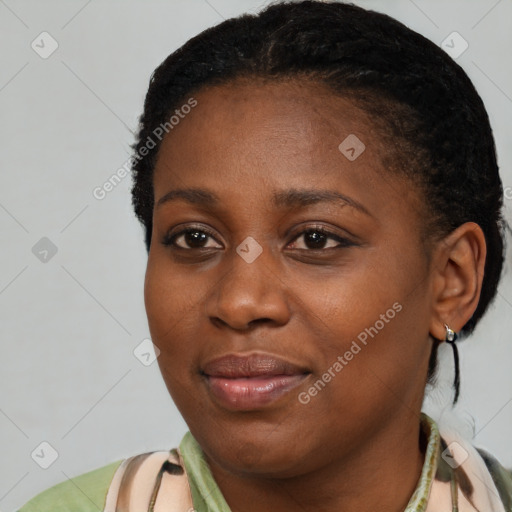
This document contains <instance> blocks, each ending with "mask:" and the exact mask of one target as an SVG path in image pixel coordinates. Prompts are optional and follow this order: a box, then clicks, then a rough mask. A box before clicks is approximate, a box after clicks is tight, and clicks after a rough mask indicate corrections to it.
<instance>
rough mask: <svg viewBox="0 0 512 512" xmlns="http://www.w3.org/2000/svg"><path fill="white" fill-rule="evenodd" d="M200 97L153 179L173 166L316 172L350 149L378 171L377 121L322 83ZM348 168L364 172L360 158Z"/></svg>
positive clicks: (221, 88) (168, 140) (250, 85)
mask: <svg viewBox="0 0 512 512" xmlns="http://www.w3.org/2000/svg"><path fill="white" fill-rule="evenodd" d="M194 98H195V100H196V102H197V106H195V107H194V109H193V110H192V111H191V112H189V113H188V114H186V115H184V116H182V117H183V119H182V120H181V121H180V123H179V125H177V126H175V127H173V129H172V131H170V132H169V133H168V134H167V135H166V136H165V138H164V140H163V142H162V145H161V147H160V151H159V155H158V156H159V158H158V161H157V165H156V169H155V175H157V174H158V173H159V171H160V169H161V168H162V167H165V168H167V170H169V165H168V164H171V163H172V166H173V167H174V168H178V167H180V166H181V165H186V166H187V167H188V168H189V169H198V168H203V167H204V165H205V163H208V162H209V163H210V164H212V165H213V164H214V163H221V162H222V165H223V166H225V167H227V168H230V169H234V168H236V167H239V166H240V165H241V164H242V163H243V162H246V163H248V162H250V166H251V167H258V170H259V171H260V172H264V171H265V170H266V169H267V170H268V168H269V167H272V171H273V172H277V171H278V170H281V171H283V170H284V169H282V167H283V166H285V167H289V165H292V164H293V165H294V166H295V170H296V171H297V172H298V171H299V170H300V168H302V167H311V166H314V167H315V168H317V169H318V171H319V172H320V171H321V169H322V168H324V167H325V163H326V161H328V160H331V161H332V163H333V164H335V163H336V161H339V162H341V163H342V164H343V163H344V162H343V159H342V158H340V157H342V156H343V155H344V153H343V151H346V150H347V149H348V150H349V153H345V156H349V157H351V156H352V157H354V151H355V152H356V153H357V154H355V157H358V154H359V153H362V151H363V149H364V152H365V154H364V158H363V159H362V160H363V161H364V163H365V167H366V168H369V167H372V168H374V167H378V166H379V155H380V153H381V151H382V145H381V142H380V138H379V137H378V134H377V130H376V127H375V126H374V123H372V122H371V119H370V118H369V116H368V115H367V114H366V113H365V112H363V111H362V110H360V109H359V108H357V107H356V106H355V105H354V104H353V103H352V102H351V101H350V100H348V99H346V98H343V97H340V96H338V95H335V94H334V93H333V92H332V91H331V90H330V89H328V88H327V87H326V86H324V85H321V84H318V83H314V82H311V81H307V80H304V81H299V80H297V79H295V80H280V81H275V80H272V81H269V80H253V81H251V82H250V81H248V80H247V79H238V80H236V81H234V82H230V83H226V84H222V85H216V86H208V87H205V88H203V89H201V90H200V91H199V92H197V93H196V94H194ZM346 139H348V142H347V143H346V144H343V145H342V146H341V149H343V151H340V144H342V143H344V141H346ZM350 142H352V144H350ZM354 143H355V144H356V146H355V149H354V151H352V147H353V146H354ZM345 146H347V147H345ZM367 148H368V149H370V150H369V151H366V149H367ZM269 158H272V164H271V165H270V163H269V161H268V159H269ZM233 159H234V160H235V161H233ZM290 159H293V161H291V160H290ZM347 161H348V160H347ZM163 164H166V165H163ZM350 167H352V168H353V170H356V169H357V168H358V167H359V166H358V163H357V162H355V158H353V159H352V165H351V166H350Z"/></svg>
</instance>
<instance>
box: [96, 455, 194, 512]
mask: <svg viewBox="0 0 512 512" xmlns="http://www.w3.org/2000/svg"><path fill="white" fill-rule="evenodd" d="M193 510H194V507H193V504H192V495H191V493H190V487H189V484H188V477H187V474H186V471H185V465H184V464H183V460H182V458H181V455H180V453H179V451H178V450H176V449H174V450H170V451H155V452H147V453H143V454H140V455H135V456H133V457H129V458H128V459H125V460H124V461H123V462H122V463H121V464H120V465H119V467H118V468H117V470H116V472H115V473H114V476H113V478H112V481H111V483H110V487H109V489H108V492H107V496H106V498H105V506H104V509H103V511H104V512H143V511H146V512H192V511H193Z"/></svg>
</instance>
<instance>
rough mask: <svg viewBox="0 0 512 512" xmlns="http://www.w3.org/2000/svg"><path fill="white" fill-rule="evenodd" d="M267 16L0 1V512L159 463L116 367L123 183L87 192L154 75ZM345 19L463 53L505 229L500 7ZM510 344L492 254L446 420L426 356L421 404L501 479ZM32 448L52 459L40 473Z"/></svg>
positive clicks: (192, 1)
mask: <svg viewBox="0 0 512 512" xmlns="http://www.w3.org/2000/svg"><path fill="white" fill-rule="evenodd" d="M266 3H268V2H264V1H262V0H237V1H235V0H209V1H206V0H181V1H180V0H167V1H156V0H152V1H148V2H142V1H139V2H133V1H132V2H128V1H101V2H100V1H99V0H89V1H86V0H83V1H80V2H78V1H45V2H40V1H15V0H0V38H1V39H0V43H1V44H0V48H1V50H0V51H1V53H2V60H1V62H2V65H1V66H0V111H1V126H0V130H1V132H0V141H1V144H2V150H1V152H0V158H1V161H0V162H1V163H0V165H1V169H2V172H1V174H0V237H1V249H2V250H1V254H0V258H1V260H0V261H1V265H0V311H1V322H0V329H1V335H2V336H1V340H2V341H1V342H2V351H1V353H2V357H1V358H0V390H1V397H0V433H1V436H0V453H1V457H0V460H1V465H2V466H1V468H0V511H4V512H5V511H10V510H16V508H17V507H19V506H21V505H22V504H23V503H25V502H26V501H27V500H28V499H29V498H31V497H33V496H34V495H35V494H36V493H38V492H40V491H42V490H44V489H46V488H48V487H50V486H52V485H54V484H56V483H57V482H60V481H63V480H65V479H67V478H71V477H73V476H76V475H78V474H80V473H83V472H86V471H89V470H92V469H95V468H97V467H100V466H103V465H105V464H108V463H110V462H113V461H115V460H118V459H121V458H123V457H127V456H130V455H134V454H136V453H140V452H143V451H148V450H159V449H168V448H170V447H173V446H175V445H176V444H177V443H178V442H179V440H180V439H181V437H182V435H183V433H184V432H185V430H186V426H185V424H184V422H183V420H182V419H181V418H180V416H179V414H178V413H177V411H176V409H175V407H174V405H173V403H172V401H171V399H170V397H169V396H168V393H167V390H166V388H165V386H164V384H163V381H162V380H161V377H160V374H159V371H158V367H157V363H156V362H154V363H153V364H151V365H149V366H146V365H144V364H143V363H142V362H141V361H140V360H139V359H137V358H136V357H135V355H134V353H133V351H134V350H135V349H136V347H137V346H138V345H139V344H140V343H141V342H142V341H143V340H144V339H146V338H148V337H149V331H148V328H147V323H146V317H145V311H144V304H143V279H144V271H145V264H146V252H145V249H144V245H143V233H142V228H141V227H140V226H139V225H138V223H137V221H136V219H135V217H134V215H133V213H132V210H131V205H130V193H129V188H130V183H131V182H130V178H129V177H127V178H125V179H124V180H123V181H122V182H121V183H120V184H119V185H118V186H117V187H116V188H115V189H114V190H112V191H111V192H110V193H109V194H107V196H106V197H105V198H104V199H103V200H101V201H100V200H97V199H95V198H94V197H93V194H92V191H93V189H94V188H95V187H98V186H101V185H102V184H103V183H104V182H105V181H106V180H107V179H108V178H109V177H110V176H111V175H112V174H113V173H115V172H116V170H117V169H119V168H120V167H121V166H122V165H123V164H124V163H125V162H126V160H127V158H128V156H129V154H130V148H129V144H131V143H132V141H133V135H132V131H133V130H135V128H136V122H137V118H138V115H139V114H140V111H141V109H142V103H143V99H144V95H145V92H146V89H147V84H148V80H149V76H150V74H151V72H152V71H153V69H154V68H155V67H156V66H157V65H158V64H159V63H160V62H161V61H162V60H163V59H164V58H165V57H166V56H167V55H168V54H169V53H170V52H171V51H173V50H174V49H176V48H177V47H178V46H180V45H181V44H183V43H184V42H185V41H186V40H187V39H188V38H190V37H191V36H193V35H195V34H196V33H198V32H200V31H201V30H203V29H205V28H207V27H209V26H211V25H214V24H216V23H218V22H220V21H222V19H223V18H228V17H230V16H234V15H237V14H240V13H242V12H246V11H252V12H255V11H257V10H259V8H260V7H261V6H263V5H265V4H266ZM355 3H357V4H360V5H364V6H367V7H369V8H372V9H375V10H378V11H383V12H386V13H388V14H390V15H392V16H394V17H396V18H397V19H399V20H400V21H403V22H404V23H406V24H407V25H408V26H410V27H411V28H413V29H414V30H416V31H418V32H420V33H422V34H424V35H425V36H427V37H429V38H430V39H432V40H433V41H434V42H436V43H437V44H441V43H442V41H443V40H445V38H446V37H447V36H448V35H449V34H451V33H452V32H453V31H457V32H458V33H460V34H461V36H462V37H463V38H464V39H465V40H466V41H467V42H468V43H469V47H468V49H467V50H466V51H465V52H464V53H463V54H462V55H460V56H459V57H457V62H459V63H460V64H461V65H462V66H463V67H464V68H465V69H466V71H467V72H468V74H469V75H470V77H471V78H472V80H473V81H474V83H475V85H476V87H477V89H478V91H479V92H480V94H481V95H482V97H483V99H484V102H485V104H486V106H487V108H488V111H489V114H490V118H491V123H492V125H493V128H494V132H495V137H496V143H497V148H498V156H499V162H500V165H501V172H502V179H503V182H504V186H505V187H507V188H506V196H507V200H506V207H507V210H506V216H507V218H508V219H509V221H511V219H512V216H511V214H510V205H511V199H512V188H511V187H512V173H511V163H512V152H511V145H510V129H511V121H510V119H511V114H512V99H511V98H512V67H511V65H510V50H511V48H512V21H511V20H512V1H511V0H500V1H496V0H485V1H483V0H482V1H467V0H464V1H463V0H460V1H449V2H447V1H432V0H430V1H426V0H415V1H414V2H413V1H409V0H403V1H402V0H400V1H399V0H395V1H383V0H379V1H359V2H355ZM43 31H46V32H48V33H49V34H51V36H52V37H53V38H54V39H55V40H56V41H57V43H58V45H59V46H58V49H57V50H56V51H55V52H54V53H53V54H52V55H51V56H49V57H48V58H46V59H43V58H41V57H40V56H39V55H38V53H36V52H35V51H34V50H33V49H32V47H31V43H32V41H34V40H35V41H36V43H37V42H38V41H40V38H38V36H39V34H40V33H41V32H43ZM45 37H47V36H45ZM39 44H40V45H41V43H39ZM44 44H45V49H46V50H48V48H49V47H50V46H49V44H50V43H49V40H48V39H46V43H44ZM457 44H459V43H457ZM43 237H47V238H48V239H49V240H50V241H51V243H52V244H53V245H54V246H55V247H56V249H57V252H56V254H54V255H53V256H52V253H51V252H49V253H48V255H47V256H46V259H47V261H46V262H43V261H41V260H40V259H39V258H40V257H43V255H44V253H41V254H39V258H38V257H36V254H34V252H33V247H34V246H35V245H36V244H38V243H39V244H45V243H46V244H48V242H47V241H44V240H43V241H42V242H40V240H41V239H42V238H43ZM36 247H39V250H42V249H41V247H40V246H36ZM34 251H35V250H34ZM35 252H36V253H37V251H35ZM511 327H512V283H511V279H510V255H508V259H507V263H506V269H505V275H504V277H503V279H502V283H501V286H500V289H499V295H498V298H497V301H496V302H495V305H494V307H493V309H492V310H491V311H490V312H489V314H488V315H487V317H486V318H485V320H484V321H483V322H482V323H481V325H480V326H479V328H478V329H477V331H476V332H475V334H474V335H473V336H472V338H471V339H468V340H467V341H466V342H465V343H464V345H463V346H462V347H461V358H462V399H461V403H460V405H459V406H458V407H457V409H456V411H455V415H454V414H452V413H451V412H450V407H449V401H450V391H449V385H450V383H451V379H452V374H451V370H452V357H451V352H446V351H444V350H443V351H442V354H441V359H442V363H443V364H442V371H441V374H440V379H439V380H440V384H439V386H438V387H437V388H436V389H435V390H434V391H433V392H432V393H431V394H430V396H429V399H428V400H427V403H426V404H425V408H426V410H427V411H428V412H430V413H431V414H432V415H433V416H434V417H435V418H436V419H437V420H439V421H440V422H441V425H444V424H447V425H448V424H450V425H456V426H457V427H458V428H460V429H461V430H463V431H464V432H467V434H468V435H472V424H473V422H474V425H473V427H474V431H475V434H476V437H475V439H474V443H475V444H476V445H477V446H482V447H484V448H487V449H488V450H489V451H491V452H492V453H494V454H495V455H496V456H497V457H498V458H499V459H500V460H501V461H502V462H503V463H504V464H506V465H508V466H512V445H511V443H510V426H511V424H512V403H511V401H512V372H511V371H510V368H511V365H510V362H511V360H512V342H511V340H510V330H511ZM42 442H47V443H49V444H50V445H51V446H52V447H53V448H54V449H55V450H56V451H57V452H58V458H57V459H56V460H55V462H54V463H53V464H51V465H50V466H49V468H48V469H43V468H41V467H40V464H44V463H45V458H46V463H48V461H49V460H50V459H49V458H48V457H50V456H51V449H48V447H46V448H45V446H46V445H42V446H41V443H42ZM34 450H36V453H39V458H38V457H37V456H34V459H35V460H34V459H33V458H32V457H31V454H32V453H33V452H34ZM41 450H42V451H41ZM36 461H37V462H38V463H36Z"/></svg>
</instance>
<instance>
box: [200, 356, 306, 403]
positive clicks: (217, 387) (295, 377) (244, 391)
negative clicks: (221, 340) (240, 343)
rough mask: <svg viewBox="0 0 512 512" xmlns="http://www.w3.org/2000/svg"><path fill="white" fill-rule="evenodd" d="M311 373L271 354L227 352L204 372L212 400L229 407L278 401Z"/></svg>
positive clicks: (206, 367)
mask: <svg viewBox="0 0 512 512" xmlns="http://www.w3.org/2000/svg"><path fill="white" fill-rule="evenodd" d="M310 373H311V372H310V371H309V370H308V369H307V368H305V367H301V366H299V365H296V364H293V363H291V362H290V361H287V360H285V359H281V358H278V357H276V356H272V355H268V354H250V355H240V354H228V355H226V356H223V357H220V358H217V359H214V360H212V361H209V362H208V363H206V364H205V365H204V367H203V368H202V371H201V374H202V375H203V377H204V378H205V380H206V383H207V387H208V390H209V392H210V393H211V395H212V397H213V399H214V400H215V401H216V402H217V403H218V404H219V405H221V406H222V407H224V408H225V409H229V410H233V411H235V410H238V411H240V410H245V411H249V410H256V409H260V408H262V407H264V406H269V405H270V404H272V403H274V402H276V401H277V400H278V399H280V398H281V397H283V396H284V395H286V394H288V393H289V392H290V391H292V390H293V389H294V388H296V387H297V386H299V385H300V384H301V383H302V382H303V381H304V379H306V377H307V376H308V375H309V374H310Z"/></svg>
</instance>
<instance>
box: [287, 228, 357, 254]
mask: <svg viewBox="0 0 512 512" xmlns="http://www.w3.org/2000/svg"><path fill="white" fill-rule="evenodd" d="M301 239H302V244H301V243H297V241H298V240H301ZM292 243H293V244H294V245H295V247H291V248H292V249H300V250H318V249H338V248H341V247H350V246H352V245H355V244H354V243H352V242H351V241H350V240H348V239H346V238H343V237H341V236H339V235H336V234H335V233H331V232H330V231H327V230H326V229H325V228H323V227H320V226H318V227H312V228H308V229H306V230H304V231H302V232H301V233H299V234H298V236H296V237H295V238H294V239H293V242H292ZM301 245H302V247H301Z"/></svg>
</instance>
